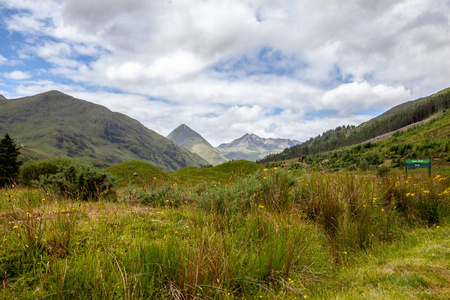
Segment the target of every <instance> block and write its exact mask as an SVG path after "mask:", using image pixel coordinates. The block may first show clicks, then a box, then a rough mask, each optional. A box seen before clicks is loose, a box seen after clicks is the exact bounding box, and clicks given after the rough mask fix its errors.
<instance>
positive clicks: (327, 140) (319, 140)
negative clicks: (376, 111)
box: [257, 89, 450, 164]
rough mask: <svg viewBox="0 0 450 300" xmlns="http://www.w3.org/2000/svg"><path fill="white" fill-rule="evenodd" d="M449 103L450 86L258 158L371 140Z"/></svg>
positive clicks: (298, 154)
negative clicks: (358, 123) (369, 118)
mask: <svg viewBox="0 0 450 300" xmlns="http://www.w3.org/2000/svg"><path fill="white" fill-rule="evenodd" d="M449 107H450V89H446V90H443V91H441V92H439V93H437V94H434V95H431V96H429V97H426V98H421V99H418V100H415V101H410V102H406V103H404V104H401V105H399V106H396V107H394V108H392V109H391V110H389V111H387V112H385V113H384V114H382V115H380V116H378V117H376V118H374V119H372V120H370V121H368V122H365V123H363V124H361V125H359V126H358V127H355V126H352V125H347V126H338V127H336V128H335V129H331V130H328V131H326V132H324V133H322V134H321V135H318V136H317V137H315V138H310V139H309V140H308V141H306V142H304V143H302V144H299V145H296V146H293V147H290V148H286V149H285V150H283V151H282V152H281V153H278V154H271V155H268V156H266V157H265V158H263V159H261V160H259V161H257V163H259V164H265V163H268V162H273V161H281V160H286V159H292V158H297V157H301V156H303V155H311V154H314V153H321V152H328V151H333V150H336V149H338V148H341V147H345V146H351V145H354V144H359V143H362V142H365V141H367V140H370V139H372V138H374V137H377V136H379V135H382V134H385V133H388V132H392V131H395V130H398V129H399V128H402V127H404V126H407V125H410V124H414V123H417V122H420V121H422V120H424V119H426V118H428V117H430V116H432V115H434V114H436V113H437V112H440V111H445V110H447V109H449Z"/></svg>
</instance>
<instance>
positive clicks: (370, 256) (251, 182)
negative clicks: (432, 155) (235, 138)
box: [0, 163, 450, 299]
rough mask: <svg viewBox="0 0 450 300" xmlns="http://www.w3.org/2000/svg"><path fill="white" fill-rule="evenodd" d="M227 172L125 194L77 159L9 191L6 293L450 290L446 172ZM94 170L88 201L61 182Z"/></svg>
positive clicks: (0, 259)
mask: <svg viewBox="0 0 450 300" xmlns="http://www.w3.org/2000/svg"><path fill="white" fill-rule="evenodd" d="M233 166H239V167H238V168H236V169H234V171H232V167H233ZM135 167H139V166H135ZM130 168H131V167H130ZM220 168H222V169H223V168H225V169H226V170H227V172H228V173H227V172H225V171H224V170H222V173H220ZM220 168H219V169H211V170H208V169H197V168H196V169H192V170H189V169H188V170H184V171H183V172H194V173H195V174H197V175H196V176H197V179H196V181H190V180H187V179H188V178H189V177H183V176H181V175H182V174H183V172H181V175H180V177H170V178H169V177H168V178H165V180H163V178H162V175H161V176H160V177H157V176H156V175H155V176H153V177H152V176H149V177H148V178H147V179H146V180H144V181H141V182H134V183H133V182H129V184H128V185H123V187H122V188H120V189H118V190H115V191H114V192H111V191H110V187H112V186H113V185H114V183H113V181H109V179H105V178H102V177H98V176H97V173H95V172H91V171H92V170H90V169H77V168H72V169H73V172H72V173H70V174H78V175H73V176H69V177H62V176H59V175H54V176H47V177H45V178H46V179H47V181H46V180H44V179H45V178H44V179H42V180H40V181H39V182H38V181H35V182H34V183H35V185H34V186H35V187H32V186H31V187H25V186H21V187H15V188H4V189H2V190H0V211H1V215H0V227H1V232H2V236H1V237H0V238H1V241H0V274H1V275H0V276H1V277H2V278H3V290H2V294H3V297H4V299H35V298H38V299H40V298H46V299H67V298H69V299H73V298H81V299H85V298H89V299H167V298H168V299H260V298H265V299H305V298H309V299H322V298H336V299H339V298H356V299H367V298H374V299H389V298H400V297H408V298H417V299H419V298H420V299H423V298H429V299H439V298H445V297H447V296H448V294H449V292H450V291H449V289H448V286H450V274H449V264H450V257H449V253H450V252H449V249H448V248H449V244H450V243H449V236H450V235H449V233H450V224H449V222H448V221H449V213H450V211H449V207H450V206H449V205H448V204H449V199H450V188H449V186H450V184H449V183H450V180H449V178H446V177H445V176H443V175H441V174H440V173H439V172H438V173H437V172H436V171H435V172H434V174H433V176H432V177H431V178H429V177H428V174H427V173H426V172H416V173H414V174H412V175H411V176H408V177H407V176H405V175H403V174H402V173H399V172H398V173H397V172H392V173H390V174H387V175H384V176H375V175H374V174H372V173H368V172H353V173H343V172H341V173H317V172H311V173H310V172H303V171H302V172H299V171H298V170H292V171H288V170H281V169H277V168H271V169H263V170H258V169H255V170H253V171H252V172H250V171H249V172H248V173H246V174H245V175H242V176H238V175H239V174H238V173H239V172H240V171H242V170H249V168H247V169H244V168H243V167H242V165H239V163H234V165H233V164H228V165H225V166H222V167H220ZM72 169H71V167H70V164H68V165H65V166H64V167H63V168H62V170H66V171H67V170H72ZM130 170H132V168H131V169H130ZM122 171H123V170H122ZM83 172H86V174H90V176H91V177H89V176H87V177H86V176H80V174H85V173H83ZM118 172H119V171H118ZM132 172H133V173H131V174H132V177H130V178H131V179H130V180H132V179H133V178H135V177H139V176H140V175H139V174H140V173H139V172H141V171H139V172H136V171H132ZM201 172H205V174H215V175H216V176H217V177H216V178H215V180H213V181H211V180H210V179H209V180H208V176H205V177H203V178H201V175H199V173H201ZM208 172H209V173H208ZM243 172H244V171H243ZM134 173H138V175H134ZM128 174H130V173H128ZM220 174H228V176H225V175H220ZM232 174H233V175H232ZM219 175H220V176H219ZM107 177H108V176H107ZM125 177H126V176H125ZM86 178H94V179H95V180H94V182H96V181H101V182H104V183H107V184H106V185H105V186H102V187H103V188H100V189H99V193H98V194H95V190H94V191H92V190H91V189H89V190H90V191H91V192H92V193H89V194H87V197H84V196H86V193H82V188H80V189H76V190H68V189H61V188H60V187H61V186H66V185H63V184H58V182H59V183H61V182H62V183H64V182H67V181H70V182H71V183H72V184H80V187H83V186H88V187H89V186H90V185H89V184H88V182H90V181H89V180H86ZM75 179H76V180H75ZM201 179H202V180H201ZM133 180H134V179H133ZM152 180H154V181H152ZM69 186H73V185H69Z"/></svg>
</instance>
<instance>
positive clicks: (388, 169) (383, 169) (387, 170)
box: [377, 166, 391, 176]
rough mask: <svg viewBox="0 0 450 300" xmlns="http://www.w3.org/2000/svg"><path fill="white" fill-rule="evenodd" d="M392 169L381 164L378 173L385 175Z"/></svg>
mask: <svg viewBox="0 0 450 300" xmlns="http://www.w3.org/2000/svg"><path fill="white" fill-rule="evenodd" d="M390 170H391V168H389V167H388V166H381V167H379V168H378V169H377V175H378V176H385V175H386V174H387V173H389V171H390Z"/></svg>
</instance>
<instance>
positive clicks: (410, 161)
mask: <svg viewBox="0 0 450 300" xmlns="http://www.w3.org/2000/svg"><path fill="white" fill-rule="evenodd" d="M405 162H406V163H407V164H429V163H430V159H428V158H426V159H407V160H406V161H405Z"/></svg>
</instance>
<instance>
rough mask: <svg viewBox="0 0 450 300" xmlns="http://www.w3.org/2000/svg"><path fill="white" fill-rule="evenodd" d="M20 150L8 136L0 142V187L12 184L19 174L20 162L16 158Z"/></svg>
mask: <svg viewBox="0 0 450 300" xmlns="http://www.w3.org/2000/svg"><path fill="white" fill-rule="evenodd" d="M19 150H20V148H19V147H17V146H16V144H15V143H14V139H12V138H11V137H10V136H9V135H8V134H5V137H4V138H2V139H1V140H0V186H5V185H7V184H11V183H13V182H14V181H15V180H16V179H17V175H18V174H19V167H20V165H21V164H22V162H20V161H18V160H17V158H18V156H19V154H20V151H19Z"/></svg>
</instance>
